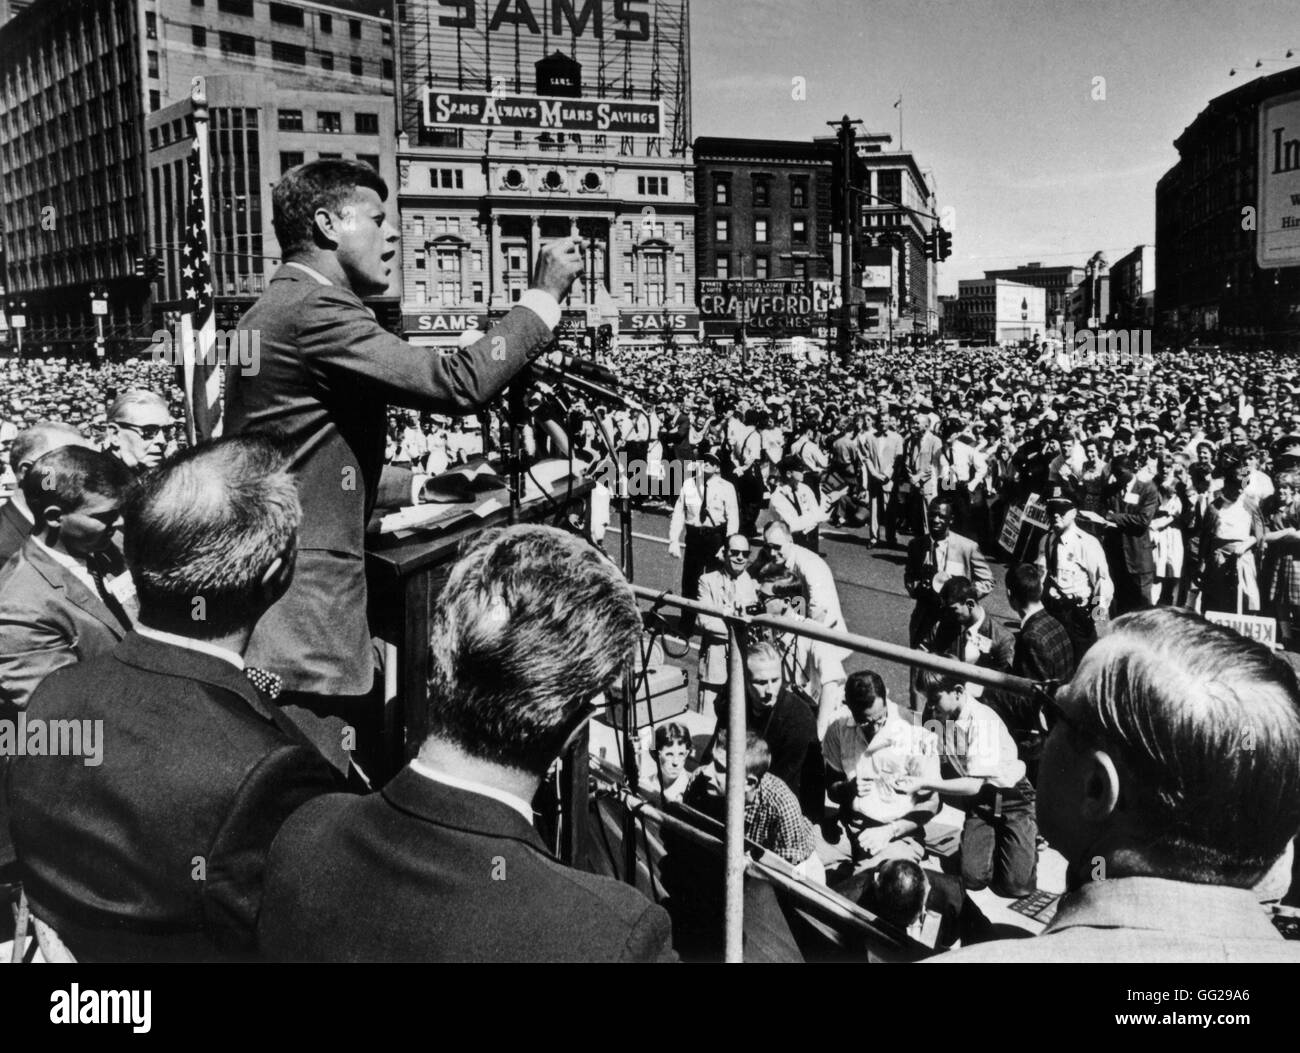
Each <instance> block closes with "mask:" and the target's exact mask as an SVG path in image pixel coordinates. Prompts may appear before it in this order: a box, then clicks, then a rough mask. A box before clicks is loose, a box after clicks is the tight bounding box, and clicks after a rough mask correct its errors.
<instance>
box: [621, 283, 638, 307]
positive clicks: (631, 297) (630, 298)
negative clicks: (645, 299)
mask: <svg viewBox="0 0 1300 1053" xmlns="http://www.w3.org/2000/svg"><path fill="white" fill-rule="evenodd" d="M623 302H624V303H636V291H635V290H634V289H633V288H632V283H631V282H624V283H623Z"/></svg>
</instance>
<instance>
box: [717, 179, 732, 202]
mask: <svg viewBox="0 0 1300 1053" xmlns="http://www.w3.org/2000/svg"><path fill="white" fill-rule="evenodd" d="M713 203H714V204H715V205H730V204H731V180H730V179H721V178H719V179H715V180H714V181H713Z"/></svg>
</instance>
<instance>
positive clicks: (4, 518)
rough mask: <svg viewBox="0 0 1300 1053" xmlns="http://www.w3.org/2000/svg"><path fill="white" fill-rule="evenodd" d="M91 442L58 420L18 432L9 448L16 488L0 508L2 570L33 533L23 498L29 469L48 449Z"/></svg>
mask: <svg viewBox="0 0 1300 1053" xmlns="http://www.w3.org/2000/svg"><path fill="white" fill-rule="evenodd" d="M90 445H91V442H90V440H89V439H87V438H86V437H85V436H84V435H82V434H81V432H79V431H78V430H77V429H76V428H74V427H73V426H72V425H71V424H63V423H62V422H60V421H52V420H43V421H38V422H37V423H35V424H33V425H32V426H31V427H30V428H28V429H26V430H25V431H22V432H19V434H18V436H17V437H16V438H15V439H14V444H13V446H11V447H10V448H9V467H10V468H11V469H12V471H13V473H14V479H15V480H16V481H17V486H16V488H15V489H14V492H13V493H12V494H10V495H9V499H8V500H7V501H6V502H5V503H4V504H3V505H0V567H3V566H4V565H5V564H6V563H7V562H8V561H9V560H10V559H11V558H12V557H13V554H14V553H15V552H17V551H18V550H19V549H20V548H22V547H23V542H24V541H26V540H27V535H29V534H30V533H31V532H32V525H33V523H34V516H33V514H32V510H31V509H30V508H28V507H27V501H26V499H25V498H24V497H23V490H22V487H23V480H24V479H25V478H26V477H27V472H28V469H30V468H31V466H32V465H33V464H34V463H35V462H36V461H37V459H39V458H41V457H44V456H45V455H46V454H47V453H49V452H50V451H51V450H56V449H58V448H59V447H60V446H85V447H87V448H89V447H90Z"/></svg>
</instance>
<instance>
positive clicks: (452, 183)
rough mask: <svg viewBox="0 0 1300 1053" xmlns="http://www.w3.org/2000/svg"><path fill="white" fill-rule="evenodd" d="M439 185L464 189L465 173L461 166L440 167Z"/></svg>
mask: <svg viewBox="0 0 1300 1053" xmlns="http://www.w3.org/2000/svg"><path fill="white" fill-rule="evenodd" d="M438 185H439V186H441V187H442V188H443V189H444V190H464V189H465V173H464V172H463V171H461V170H460V169H459V168H439V169H438Z"/></svg>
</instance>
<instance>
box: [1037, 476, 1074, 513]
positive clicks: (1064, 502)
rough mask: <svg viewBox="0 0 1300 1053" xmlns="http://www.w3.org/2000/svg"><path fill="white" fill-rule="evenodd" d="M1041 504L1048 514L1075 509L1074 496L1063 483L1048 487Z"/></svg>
mask: <svg viewBox="0 0 1300 1053" xmlns="http://www.w3.org/2000/svg"><path fill="white" fill-rule="evenodd" d="M1043 504H1044V505H1045V506H1046V507H1047V510H1048V511H1049V512H1068V511H1069V510H1070V509H1071V508H1074V507H1076V505H1075V501H1074V495H1073V494H1072V493H1070V490H1069V487H1067V486H1066V485H1065V484H1064V483H1053V484H1052V485H1051V486H1049V487H1048V488H1047V496H1046V497H1045V498H1044V499H1043Z"/></svg>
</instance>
